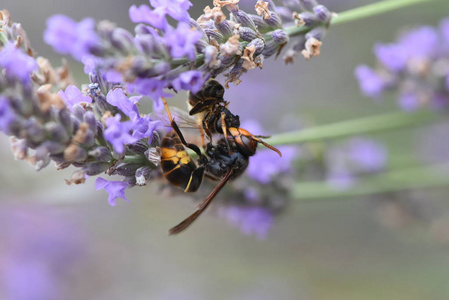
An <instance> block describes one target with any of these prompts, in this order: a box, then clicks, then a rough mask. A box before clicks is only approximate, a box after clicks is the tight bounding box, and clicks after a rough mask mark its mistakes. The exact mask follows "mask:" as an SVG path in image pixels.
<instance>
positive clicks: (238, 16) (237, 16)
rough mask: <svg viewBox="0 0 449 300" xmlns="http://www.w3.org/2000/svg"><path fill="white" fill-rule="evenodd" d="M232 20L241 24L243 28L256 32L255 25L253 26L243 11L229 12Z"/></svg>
mask: <svg viewBox="0 0 449 300" xmlns="http://www.w3.org/2000/svg"><path fill="white" fill-rule="evenodd" d="M231 14H232V15H231V16H232V20H233V21H234V22H236V23H239V24H241V25H242V26H243V27H249V28H251V29H252V30H254V31H257V29H256V24H254V22H253V20H252V19H251V17H250V16H249V15H248V14H247V13H246V12H244V11H243V10H236V11H231Z"/></svg>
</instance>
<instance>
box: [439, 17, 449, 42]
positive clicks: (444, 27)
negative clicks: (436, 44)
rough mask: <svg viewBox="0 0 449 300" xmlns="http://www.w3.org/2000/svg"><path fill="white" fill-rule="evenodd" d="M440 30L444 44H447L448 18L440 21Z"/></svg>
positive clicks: (448, 36)
mask: <svg viewBox="0 0 449 300" xmlns="http://www.w3.org/2000/svg"><path fill="white" fill-rule="evenodd" d="M439 28H440V32H441V34H442V35H443V38H444V41H445V42H446V46H449V18H448V19H444V20H442V21H441V22H440V26H439Z"/></svg>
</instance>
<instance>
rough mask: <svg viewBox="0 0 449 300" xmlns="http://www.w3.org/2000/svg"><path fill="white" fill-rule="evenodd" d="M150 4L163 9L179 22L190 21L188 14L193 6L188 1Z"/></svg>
mask: <svg viewBox="0 0 449 300" xmlns="http://www.w3.org/2000/svg"><path fill="white" fill-rule="evenodd" d="M150 4H151V5H152V6H153V7H156V8H163V9H164V10H165V12H166V13H167V14H168V15H169V16H170V17H172V18H173V19H175V20H177V21H184V22H185V21H188V20H189V19H190V15H189V13H188V12H187V11H188V10H189V8H190V7H191V6H192V3H191V2H190V1H188V0H150Z"/></svg>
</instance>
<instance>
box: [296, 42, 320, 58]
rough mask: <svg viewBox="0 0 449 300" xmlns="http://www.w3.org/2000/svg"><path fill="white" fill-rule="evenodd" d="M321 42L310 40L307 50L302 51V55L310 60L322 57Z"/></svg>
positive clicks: (307, 43)
mask: <svg viewBox="0 0 449 300" xmlns="http://www.w3.org/2000/svg"><path fill="white" fill-rule="evenodd" d="M321 44H322V43H321V42H320V41H319V40H317V39H315V38H310V39H308V40H307V42H306V45H305V47H306V48H305V49H304V50H302V52H301V54H302V55H303V56H304V57H305V58H306V59H307V60H309V59H310V58H311V57H312V56H318V55H320V47H321Z"/></svg>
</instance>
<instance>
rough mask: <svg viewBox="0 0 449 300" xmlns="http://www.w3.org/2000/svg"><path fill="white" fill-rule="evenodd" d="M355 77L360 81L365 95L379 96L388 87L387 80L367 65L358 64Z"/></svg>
mask: <svg viewBox="0 0 449 300" xmlns="http://www.w3.org/2000/svg"><path fill="white" fill-rule="evenodd" d="M355 77H356V78H357V80H358V81H359V84H360V88H361V90H362V92H363V94H364V95H365V96H368V97H371V98H379V97H380V95H381V94H382V92H383V91H384V90H385V88H386V83H385V81H384V80H382V78H381V77H380V76H379V75H378V74H377V73H376V72H375V71H374V70H373V69H371V68H370V67H368V66H366V65H361V66H358V67H357V68H356V69H355Z"/></svg>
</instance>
